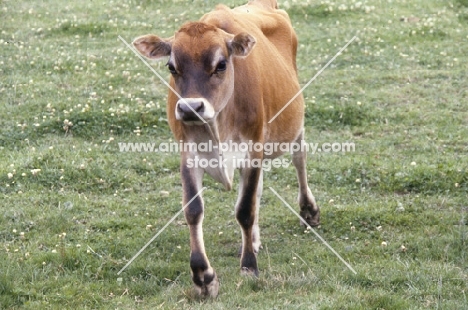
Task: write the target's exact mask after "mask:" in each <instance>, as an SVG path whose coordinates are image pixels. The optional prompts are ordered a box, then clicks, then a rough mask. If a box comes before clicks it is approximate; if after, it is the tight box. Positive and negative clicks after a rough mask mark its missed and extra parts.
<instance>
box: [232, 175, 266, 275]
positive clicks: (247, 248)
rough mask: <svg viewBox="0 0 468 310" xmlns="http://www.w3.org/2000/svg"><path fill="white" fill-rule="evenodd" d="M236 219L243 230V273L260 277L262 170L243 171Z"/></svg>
mask: <svg viewBox="0 0 468 310" xmlns="http://www.w3.org/2000/svg"><path fill="white" fill-rule="evenodd" d="M240 172H241V177H240V183H239V196H238V199H237V203H236V219H237V222H238V223H239V225H240V227H241V229H242V250H241V273H242V274H253V275H255V276H258V267H257V252H258V250H259V247H260V231H259V228H258V212H257V209H258V207H259V206H258V205H257V201H258V200H259V196H258V195H257V191H258V185H259V183H260V184H261V181H260V178H261V174H262V172H261V168H243V169H241V171H240Z"/></svg>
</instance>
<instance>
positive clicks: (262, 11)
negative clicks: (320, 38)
mask: <svg viewBox="0 0 468 310" xmlns="http://www.w3.org/2000/svg"><path fill="white" fill-rule="evenodd" d="M133 44H134V46H135V47H136V48H137V50H138V51H139V52H140V53H141V54H142V55H144V56H146V57H148V58H152V59H159V58H161V57H166V56H169V61H168V63H167V67H168V69H169V71H170V73H171V79H170V85H171V86H172V88H173V89H175V91H176V92H177V93H174V92H173V91H169V95H168V103H167V116H168V120H169V125H170V127H171V130H172V132H173V133H174V136H175V138H176V139H177V141H180V140H182V141H183V142H184V143H189V142H190V143H198V144H200V143H206V142H207V141H209V140H211V142H212V144H213V145H214V147H213V148H212V149H211V150H208V151H194V150H185V151H184V150H182V151H181V164H180V171H181V177H182V186H183V201H184V204H186V203H187V202H188V201H190V200H191V199H192V198H193V197H194V196H195V195H196V194H197V193H198V192H199V191H200V190H201V188H202V179H203V175H204V173H205V172H206V173H208V174H209V175H211V176H212V177H213V178H214V179H215V180H217V181H219V182H220V183H222V184H223V185H224V186H225V187H226V188H227V189H231V187H232V180H233V176H234V170H235V169H236V168H238V169H239V170H240V185H239V196H238V199H237V203H236V206H235V210H236V219H237V221H238V222H239V225H240V227H241V229H242V250H241V271H242V272H243V273H249V274H254V275H258V267H257V252H258V250H259V248H260V231H259V227H258V210H259V203H260V197H261V195H262V183H263V173H262V167H261V165H258V164H257V165H255V164H249V163H259V162H261V161H263V160H265V159H272V158H276V157H278V156H280V155H281V154H282V152H280V151H276V152H272V153H271V154H270V153H268V154H265V152H264V151H261V150H258V149H252V148H249V150H248V151H245V152H243V151H240V150H228V151H226V150H225V151H223V152H221V151H220V145H221V144H222V143H225V142H228V141H229V142H230V143H238V144H241V143H245V144H247V143H261V144H266V143H293V142H297V143H301V141H302V139H303V121H304V120H303V118H304V100H303V97H302V96H298V97H297V98H296V99H295V100H294V101H292V102H291V104H290V105H289V106H287V108H286V109H284V111H283V112H282V113H280V114H279V115H278V116H277V117H276V118H275V119H274V120H273V121H272V122H271V123H269V121H270V120H271V119H272V118H273V117H274V116H275V115H276V114H277V113H278V112H279V111H280V110H281V109H282V108H283V107H284V105H285V104H286V103H287V102H288V101H289V100H290V99H291V98H293V97H294V96H295V95H296V94H297V93H298V92H299V90H300V87H299V83H298V79H297V72H296V49H297V37H296V34H295V32H294V30H293V28H292V26H291V22H290V20H289V17H288V15H287V13H286V12H285V11H283V10H278V9H277V3H276V1H274V0H253V1H250V2H249V3H248V4H246V5H244V6H240V7H237V8H234V9H229V8H228V7H226V6H218V7H216V9H215V10H214V11H212V12H210V13H208V14H206V15H204V16H203V17H202V18H201V19H200V21H198V22H191V23H187V24H185V25H183V26H182V27H181V28H180V30H179V31H178V32H177V33H176V34H175V36H173V37H170V38H167V39H162V38H160V37H157V36H155V35H145V36H142V37H139V38H137V39H136V40H135V41H134V42H133ZM201 159H205V160H206V161H208V160H211V161H210V163H216V162H217V163H218V165H217V166H216V165H210V166H206V165H205V166H204V167H200V166H196V165H194V163H196V162H197V160H201ZM213 159H214V160H215V161H213ZM238 159H243V160H246V161H245V162H244V163H243V164H239V163H238ZM216 160H217V161H216ZM292 162H293V164H294V166H295V168H296V170H297V177H298V181H299V205H300V209H301V213H300V214H301V216H302V217H303V218H304V219H305V220H306V221H307V222H308V223H309V224H310V225H313V226H316V225H318V224H319V218H320V211H319V208H318V206H317V204H316V203H315V199H314V196H313V195H312V193H311V191H310V189H309V186H308V185H307V173H306V154H305V152H303V151H296V152H292ZM245 163H247V164H245ZM224 164H225V165H224ZM203 213H204V203H203V199H202V197H201V196H198V197H197V198H196V199H195V200H193V201H192V202H191V203H190V205H188V206H187V208H186V209H185V218H186V220H187V223H188V226H189V229H190V249H191V254H190V267H191V270H192V278H193V282H194V284H195V287H196V288H197V289H198V292H199V293H200V294H201V295H204V296H216V295H217V294H218V288H219V282H218V279H217V276H216V273H215V271H214V269H213V268H212V267H211V265H210V262H209V261H208V258H207V256H206V254H205V246H204V242H203V232H202V222H203Z"/></svg>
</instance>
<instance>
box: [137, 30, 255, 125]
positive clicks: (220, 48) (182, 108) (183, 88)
mask: <svg viewBox="0 0 468 310" xmlns="http://www.w3.org/2000/svg"><path fill="white" fill-rule="evenodd" d="M133 45H134V46H135V47H136V49H137V50H138V51H139V52H140V53H141V54H142V55H144V56H146V57H148V58H151V59H158V58H161V57H165V56H169V61H168V62H167V67H168V69H169V71H170V73H171V75H172V79H173V85H174V86H175V87H174V88H175V90H176V91H177V93H178V94H179V95H180V97H181V98H179V100H178V101H177V103H176V106H175V117H176V119H177V120H179V121H182V122H184V123H187V124H202V123H203V121H202V120H201V119H200V117H201V118H203V119H204V120H205V121H206V122H210V121H212V120H213V119H215V117H216V115H217V113H218V112H220V111H221V110H222V109H223V108H224V107H225V106H226V104H227V103H228V101H229V99H230V98H231V96H232V94H233V92H234V66H233V57H246V56H247V55H248V54H249V53H250V51H251V50H252V48H253V47H254V45H255V39H254V38H253V37H252V36H250V35H249V34H246V33H240V34H237V35H235V36H234V35H232V34H229V33H227V32H225V31H223V30H222V29H220V28H217V27H215V26H212V25H209V24H206V23H202V22H192V23H187V24H185V25H183V26H182V28H181V29H180V30H179V31H178V32H177V33H176V34H175V35H174V36H173V37H171V38H167V39H162V38H159V37H157V36H155V35H145V36H141V37H139V38H137V39H135V41H134V42H133Z"/></svg>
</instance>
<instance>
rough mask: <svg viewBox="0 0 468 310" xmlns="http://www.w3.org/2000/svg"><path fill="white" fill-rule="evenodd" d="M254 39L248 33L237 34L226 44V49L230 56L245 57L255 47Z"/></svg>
mask: <svg viewBox="0 0 468 310" xmlns="http://www.w3.org/2000/svg"><path fill="white" fill-rule="evenodd" d="M255 43H256V42H255V39H254V37H252V36H251V35H250V34H248V33H239V34H238V35H236V36H235V37H234V38H232V40H230V41H229V42H228V47H229V50H230V52H231V54H232V55H234V56H238V57H246V56H247V55H249V53H250V52H251V51H252V49H253V47H254V46H255Z"/></svg>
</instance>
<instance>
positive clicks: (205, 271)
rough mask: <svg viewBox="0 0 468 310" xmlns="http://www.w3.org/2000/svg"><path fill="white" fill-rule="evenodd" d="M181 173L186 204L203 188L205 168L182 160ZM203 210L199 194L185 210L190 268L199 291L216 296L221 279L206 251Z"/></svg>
mask: <svg viewBox="0 0 468 310" xmlns="http://www.w3.org/2000/svg"><path fill="white" fill-rule="evenodd" d="M181 175H182V187H183V204H184V206H185V205H186V204H187V203H188V202H189V201H190V200H191V199H192V198H193V197H194V196H196V195H197V193H198V192H199V191H200V190H201V188H202V179H203V170H202V169H199V168H188V167H187V165H186V162H185V161H184V160H182V163H181ZM203 211H204V207H203V198H202V196H201V195H199V196H197V198H195V199H194V200H193V201H192V202H191V203H190V204H189V205H188V206H187V207H186V208H185V210H184V212H185V219H186V221H187V225H188V227H189V229H190V268H191V270H192V280H193V283H194V284H195V289H196V291H197V293H198V294H199V295H201V296H204V297H208V296H209V297H216V296H217V295H218V290H219V281H218V278H217V276H216V272H215V271H214V269H213V268H212V267H211V265H210V262H209V260H208V257H207V256H206V253H205V244H204V242H203V229H202V223H203V217H204V215H203Z"/></svg>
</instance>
